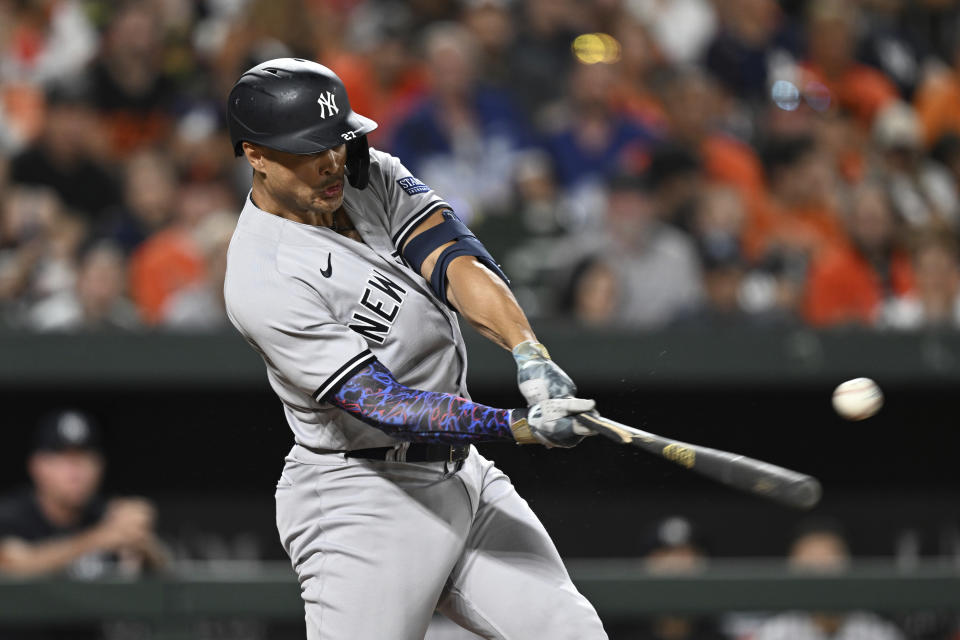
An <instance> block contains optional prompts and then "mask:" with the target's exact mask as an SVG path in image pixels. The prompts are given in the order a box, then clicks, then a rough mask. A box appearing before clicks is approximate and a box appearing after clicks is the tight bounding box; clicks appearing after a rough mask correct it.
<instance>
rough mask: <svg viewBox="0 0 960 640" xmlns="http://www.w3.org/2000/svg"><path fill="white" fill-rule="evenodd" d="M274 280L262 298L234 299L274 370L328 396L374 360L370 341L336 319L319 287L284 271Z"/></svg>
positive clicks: (241, 321)
mask: <svg viewBox="0 0 960 640" xmlns="http://www.w3.org/2000/svg"><path fill="white" fill-rule="evenodd" d="M271 285H272V286H270V287H263V288H261V290H260V293H261V294H262V297H261V298H260V299H258V300H255V301H254V300H250V301H248V302H247V303H246V304H243V305H239V306H238V305H233V306H232V308H231V319H232V320H233V321H234V324H236V325H237V327H238V328H239V329H240V330H241V332H242V333H243V334H244V336H245V337H246V338H247V340H248V341H249V342H250V343H251V344H252V345H253V347H254V348H255V349H256V350H257V351H258V352H259V353H260V355H261V356H262V357H263V359H264V360H265V361H266V363H267V367H268V369H270V370H271V371H272V372H273V374H274V375H279V376H282V377H283V378H285V379H286V381H287V382H289V383H290V384H291V385H293V386H294V387H296V388H298V389H299V390H300V391H301V392H303V393H305V394H307V395H310V396H312V397H313V399H314V400H316V401H318V402H322V401H323V400H322V398H323V397H324V396H326V395H327V394H328V393H329V392H330V390H331V389H333V388H334V387H336V386H337V385H338V384H340V383H341V382H342V381H343V380H346V379H348V378H350V377H351V376H352V375H353V374H354V373H356V372H357V371H359V370H360V369H362V368H363V367H365V366H366V365H368V364H370V363H371V362H373V361H374V359H375V357H374V355H373V354H372V353H371V352H370V349H369V348H368V347H367V343H366V341H365V340H364V339H363V338H362V337H360V336H359V335H357V334H356V333H355V332H353V331H351V330H350V329H349V328H347V327H346V326H344V325H342V324H340V323H338V322H336V321H335V320H334V318H333V315H332V313H331V312H330V309H329V307H328V305H327V304H326V302H325V301H324V300H323V298H322V296H321V295H320V294H319V292H317V291H316V290H315V289H313V288H311V287H310V286H309V285H307V284H306V283H304V282H302V281H300V280H298V279H296V278H294V277H292V276H284V275H280V276H279V277H278V278H276V280H275V281H274V282H272V283H271ZM238 307H239V308H238Z"/></svg>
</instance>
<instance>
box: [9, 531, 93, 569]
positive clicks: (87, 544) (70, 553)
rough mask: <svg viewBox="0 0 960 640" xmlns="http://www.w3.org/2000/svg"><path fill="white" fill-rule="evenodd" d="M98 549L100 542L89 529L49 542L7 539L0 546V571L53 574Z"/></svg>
mask: <svg viewBox="0 0 960 640" xmlns="http://www.w3.org/2000/svg"><path fill="white" fill-rule="evenodd" d="M99 549H100V544H99V542H98V540H97V536H96V535H95V533H94V532H93V531H89V532H86V533H81V534H78V535H75V536H71V537H69V538H64V539H62V540H54V541H51V542H41V543H28V542H24V541H22V540H8V541H6V542H4V543H3V544H2V545H0V571H2V572H3V573H9V574H13V575H20V576H36V575H43V574H45V573H54V572H56V571H60V570H61V569H63V568H65V567H66V566H67V565H69V564H70V563H71V562H73V561H74V560H76V559H77V558H79V557H81V556H83V555H86V554H88V553H91V552H93V551H98V550H99Z"/></svg>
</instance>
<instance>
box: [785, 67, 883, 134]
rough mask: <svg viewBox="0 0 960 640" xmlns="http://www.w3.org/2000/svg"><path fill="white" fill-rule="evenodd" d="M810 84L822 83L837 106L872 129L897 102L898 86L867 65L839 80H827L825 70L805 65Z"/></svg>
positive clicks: (847, 72) (850, 71) (842, 74)
mask: <svg viewBox="0 0 960 640" xmlns="http://www.w3.org/2000/svg"><path fill="white" fill-rule="evenodd" d="M804 72H805V74H806V78H805V83H806V82H811V81H814V82H819V83H820V84H822V85H824V86H825V87H826V88H827V90H828V91H829V92H830V96H831V100H832V102H833V103H834V104H837V105H839V106H840V107H841V108H843V109H846V110H847V111H849V112H850V113H852V114H853V115H854V117H856V119H857V121H858V122H860V124H861V125H863V126H865V127H869V126H870V124H871V123H872V122H873V118H874V117H875V116H876V115H877V113H878V112H879V111H880V110H881V109H883V108H884V107H885V106H887V105H888V104H889V103H890V102H892V101H894V100H896V99H897V97H898V96H899V93H898V92H897V88H896V86H894V84H893V83H892V82H890V80H888V79H887V77H886V76H885V75H883V74H882V73H881V72H880V71H877V70H876V69H874V68H872V67H868V66H867V65H864V64H852V65H850V66H849V67H848V68H847V69H846V70H845V71H844V72H843V73H841V74H840V75H839V76H837V77H832V78H831V77H827V75H826V74H824V73H823V71H822V70H820V69H818V68H817V67H815V66H813V65H812V64H811V63H809V62H807V63H805V64H804Z"/></svg>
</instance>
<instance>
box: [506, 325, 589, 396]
mask: <svg viewBox="0 0 960 640" xmlns="http://www.w3.org/2000/svg"><path fill="white" fill-rule="evenodd" d="M511 353H512V354H513V359H514V360H515V361H516V363H517V384H518V385H519V386H520V393H522V394H523V397H524V398H525V399H526V401H527V405H528V406H533V405H535V404H536V403H538V402H541V401H543V400H546V399H548V398H572V397H574V396H576V395H577V385H575V384H573V380H571V379H570V376H568V375H567V374H566V373H564V371H563V369H561V368H560V367H559V366H557V363H555V362H554V361H553V360H551V359H550V354H549V353H547V348H546V347H544V346H543V345H542V344H540V343H539V342H533V341H532V340H525V341H524V342H521V343H520V344H518V345H517V346H515V347H514V348H513V349H512V351H511Z"/></svg>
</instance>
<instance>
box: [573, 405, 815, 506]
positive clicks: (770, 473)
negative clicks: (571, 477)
mask: <svg viewBox="0 0 960 640" xmlns="http://www.w3.org/2000/svg"><path fill="white" fill-rule="evenodd" d="M577 420H578V421H582V422H581V424H583V425H584V426H588V427H590V428H591V429H593V430H594V431H596V432H597V433H599V434H601V435H603V436H606V437H607V438H610V439H611V440H613V441H615V442H619V443H621V444H632V445H633V446H635V447H639V448H641V449H644V450H646V451H649V452H650V453H653V454H656V455H658V456H660V457H662V458H666V459H667V460H670V461H671V462H675V463H676V464H679V465H680V466H681V467H686V468H687V469H692V470H694V471H696V472H698V473H700V474H703V475H705V476H707V477H708V478H711V479H713V480H716V481H718V482H722V483H723V484H726V485H729V486H731V487H735V488H737V489H740V490H742V491H747V492H749V493H755V494H757V495H760V496H764V497H766V498H770V499H772V500H776V501H777V502H780V503H782V504H785V505H789V506H791V507H797V508H799V509H809V508H811V507H813V506H814V505H815V504H817V502H819V500H820V494H821V489H820V483H819V482H818V481H817V479H816V478H813V477H811V476H808V475H804V474H802V473H797V472H796V471H790V470H789V469H784V468H783V467H778V466H776V465H772V464H769V463H767V462H761V461H760V460H754V459H753V458H748V457H746V456H741V455H737V454H735V453H729V452H727V451H719V450H717V449H711V448H709V447H701V446H699V445H695V444H687V443H685V442H679V441H677V440H671V439H670V438H664V437H663V436H658V435H656V434H654V433H648V432H646V431H641V430H640V429H634V428H633V427H628V426H627V425H625V424H620V423H619V422H615V421H613V420H610V419H609V418H604V417H603V416H601V415H599V414H598V413H596V412H590V413H583V414H580V415H579V416H577Z"/></svg>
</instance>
